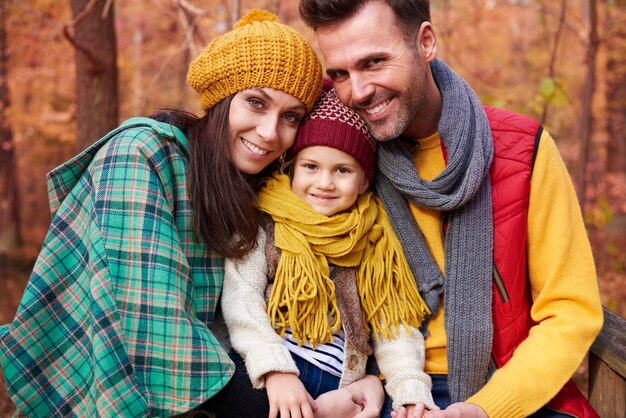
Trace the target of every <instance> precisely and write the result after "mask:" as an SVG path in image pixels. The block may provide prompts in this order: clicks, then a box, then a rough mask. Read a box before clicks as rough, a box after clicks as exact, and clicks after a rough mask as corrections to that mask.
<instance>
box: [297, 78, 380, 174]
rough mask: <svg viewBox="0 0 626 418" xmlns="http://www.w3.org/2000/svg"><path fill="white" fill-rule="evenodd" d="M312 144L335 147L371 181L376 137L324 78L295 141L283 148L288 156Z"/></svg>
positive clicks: (374, 166)
mask: <svg viewBox="0 0 626 418" xmlns="http://www.w3.org/2000/svg"><path fill="white" fill-rule="evenodd" d="M315 145H323V146H327V147H331V148H336V149H338V150H340V151H343V152H345V153H346V154H349V155H351V156H352V157H354V159H356V160H357V161H358V162H359V164H361V167H362V168H363V170H364V171H365V176H366V177H367V180H368V181H369V182H370V183H372V180H373V179H374V169H375V168H376V140H375V139H374V138H373V137H372V136H371V135H370V133H369V131H368V129H367V125H366V124H365V121H364V120H363V119H362V118H361V116H359V115H358V114H357V113H356V112H354V111H353V110H352V109H350V108H348V107H346V106H345V105H344V104H343V103H341V101H339V98H338V97H337V93H336V92H335V89H334V88H333V83H332V81H330V80H328V79H326V80H324V84H323V86H322V94H321V96H320V98H319V100H318V101H317V103H316V104H315V107H313V110H312V111H311V113H309V114H308V115H307V116H306V118H305V119H304V120H303V121H302V123H301V124H300V128H299V129H298V135H297V136H296V141H295V143H294V144H293V145H292V146H291V148H290V149H289V151H288V152H287V159H288V160H291V159H292V158H294V157H295V156H296V154H298V152H300V150H301V149H303V148H306V147H311V146H315Z"/></svg>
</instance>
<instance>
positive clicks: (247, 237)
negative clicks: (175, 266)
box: [168, 96, 278, 258]
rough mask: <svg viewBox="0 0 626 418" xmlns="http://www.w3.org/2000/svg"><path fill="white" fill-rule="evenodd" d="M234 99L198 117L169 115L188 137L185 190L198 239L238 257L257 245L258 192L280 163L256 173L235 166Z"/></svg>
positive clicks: (173, 122) (212, 247) (224, 253)
mask: <svg viewBox="0 0 626 418" xmlns="http://www.w3.org/2000/svg"><path fill="white" fill-rule="evenodd" d="M232 98H233V96H229V97H227V98H226V99H224V100H222V101H221V102H219V103H218V104H216V105H215V106H213V107H212V108H210V109H209V110H208V111H207V113H206V114H205V115H204V116H202V117H198V116H196V115H193V114H191V113H187V112H184V111H180V110H169V111H168V113H169V115H168V118H169V122H170V123H171V124H173V125H175V126H177V127H179V128H180V129H181V130H182V131H183V132H184V133H185V135H186V136H187V139H188V140H189V173H188V185H187V189H188V192H189V196H190V197H191V201H192V207H193V210H192V224H193V229H194V233H195V234H196V239H198V240H203V241H204V242H205V243H206V244H207V245H208V246H209V247H210V248H211V249H213V250H215V251H216V252H218V253H219V254H221V255H222V256H224V257H234V258H241V257H243V256H244V255H246V254H247V253H248V252H249V251H250V250H252V249H253V248H254V247H255V246H256V244H257V241H256V238H257V232H258V225H259V212H258V211H257V199H256V192H257V190H258V188H259V187H260V184H261V182H262V180H263V179H264V178H265V177H267V176H269V175H270V174H271V173H272V172H273V171H274V170H276V169H277V168H278V164H277V163H276V162H274V163H272V164H270V165H269V166H268V167H266V168H265V169H264V170H263V171H261V172H260V173H258V174H256V175H248V174H244V173H241V172H240V171H239V170H238V169H237V168H235V167H234V166H233V164H232V163H231V157H230V151H229V147H228V140H229V125H228V112H229V108H230V103H231V101H232Z"/></svg>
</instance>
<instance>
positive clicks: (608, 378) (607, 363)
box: [589, 308, 626, 418]
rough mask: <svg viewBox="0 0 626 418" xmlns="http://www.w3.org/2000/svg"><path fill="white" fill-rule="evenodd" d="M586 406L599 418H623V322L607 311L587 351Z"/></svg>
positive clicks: (625, 345) (625, 393)
mask: <svg viewBox="0 0 626 418" xmlns="http://www.w3.org/2000/svg"><path fill="white" fill-rule="evenodd" d="M589 402H591V405H593V407H594V408H595V410H596V411H597V412H598V414H599V415H600V416H601V417H602V418H624V417H626V319H624V318H621V317H620V316H618V315H616V314H614V313H613V312H611V311H609V310H608V309H607V308H604V326H603V327H602V331H600V334H599V335H598V337H597V338H596V340H595V342H594V343H593V345H592V346H591V350H589Z"/></svg>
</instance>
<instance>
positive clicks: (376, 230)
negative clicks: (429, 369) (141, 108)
mask: <svg viewBox="0 0 626 418" xmlns="http://www.w3.org/2000/svg"><path fill="white" fill-rule="evenodd" d="M288 156H289V157H291V158H292V160H291V161H290V162H289V163H288V164H287V167H289V170H290V174H291V176H288V175H286V174H276V175H275V176H274V177H273V178H271V179H270V180H269V181H268V182H267V184H266V185H265V186H264V187H263V188H262V189H261V190H260V192H259V195H258V199H259V205H260V209H261V210H262V211H263V212H264V213H266V214H267V215H268V216H267V218H266V222H265V223H263V224H262V227H261V228H260V229H259V236H258V246H257V247H256V249H255V250H253V251H252V252H250V253H249V254H248V255H247V256H246V257H244V258H243V259H239V260H237V259H227V262H226V275H225V279H224V289H223V293H222V311H223V314H224V319H225V321H226V324H227V326H228V330H229V335H230V339H231V343H232V345H233V348H234V349H235V350H236V351H237V352H238V353H240V354H241V356H242V357H243V358H244V360H245V364H246V367H247V370H248V374H249V376H250V380H251V381H252V384H253V386H254V387H256V388H263V387H265V388H267V395H268V398H269V402H270V417H275V416H276V415H277V414H278V413H280V416H281V418H285V417H290V416H292V417H300V416H303V417H312V416H316V417H334V418H337V417H351V416H354V415H356V414H357V413H361V412H362V411H361V410H362V409H364V408H365V409H366V410H364V411H363V412H364V414H362V415H359V416H376V417H377V416H378V414H379V408H380V406H381V403H382V396H377V395H376V386H375V385H376V380H377V378H372V377H371V376H370V377H367V378H365V379H363V378H364V376H365V367H366V361H367V357H368V355H369V354H371V353H372V352H373V353H374V355H375V356H376V360H377V362H378V366H379V368H380V370H381V372H382V374H383V375H384V377H385V380H386V389H387V392H388V393H389V394H390V396H391V397H392V399H393V402H394V403H393V405H394V408H398V407H400V406H408V407H409V408H410V409H412V408H414V407H415V405H418V406H417V408H422V410H423V408H424V407H426V408H428V409H435V408H436V407H435V405H434V403H433V401H432V397H431V394H430V384H431V383H430V378H429V377H428V375H427V374H425V373H424V372H423V366H424V340H423V337H422V334H421V333H420V332H419V331H418V330H417V327H419V326H420V324H421V321H422V319H423V317H424V315H425V314H426V313H427V308H426V306H425V304H424V303H423V301H422V299H421V298H420V296H419V293H418V291H417V288H416V286H415V283H414V281H413V276H412V275H411V273H410V270H409V268H408V265H407V262H406V259H405V258H404V255H403V253H402V249H401V247H400V244H399V242H398V240H397V238H396V237H395V235H394V233H393V229H392V227H391V225H390V223H389V220H388V219H387V216H386V213H385V211H384V209H383V207H382V205H381V204H380V202H379V201H378V199H377V198H375V196H374V195H373V194H372V192H370V191H368V186H369V184H370V183H371V182H372V179H373V176H374V167H375V163H376V153H375V141H374V139H373V138H372V137H371V136H370V135H369V133H368V132H367V129H366V127H365V124H364V122H363V121H362V120H361V119H360V117H359V116H357V115H356V113H354V112H353V111H351V110H350V109H348V108H347V107H345V106H343V105H342V104H341V103H340V102H339V100H338V98H337V96H336V94H335V91H334V90H333V89H332V88H331V85H329V84H325V86H324V91H323V92H322V96H321V98H320V100H319V102H318V103H317V104H316V107H315V108H314V110H313V112H312V113H311V114H310V115H309V116H308V117H307V119H306V120H305V121H304V122H303V123H302V125H301V126H300V129H299V131H298V136H297V138H296V143H295V144H294V146H293V147H292V148H291V149H290V151H289V153H288ZM370 335H371V336H372V339H371V341H370V338H369V337H370ZM370 344H373V348H372V346H371V345H370ZM298 376H299V378H298ZM378 385H379V386H380V383H378ZM362 394H364V395H365V399H363V396H362ZM320 395H321V396H320ZM312 398H316V400H315V401H313V399H312ZM370 407H371V408H370Z"/></svg>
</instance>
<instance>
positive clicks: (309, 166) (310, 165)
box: [302, 163, 317, 170]
mask: <svg viewBox="0 0 626 418" xmlns="http://www.w3.org/2000/svg"><path fill="white" fill-rule="evenodd" d="M302 167H304V168H306V169H307V170H315V169H316V168H317V166H316V165H315V164H311V163H304V164H302Z"/></svg>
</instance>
